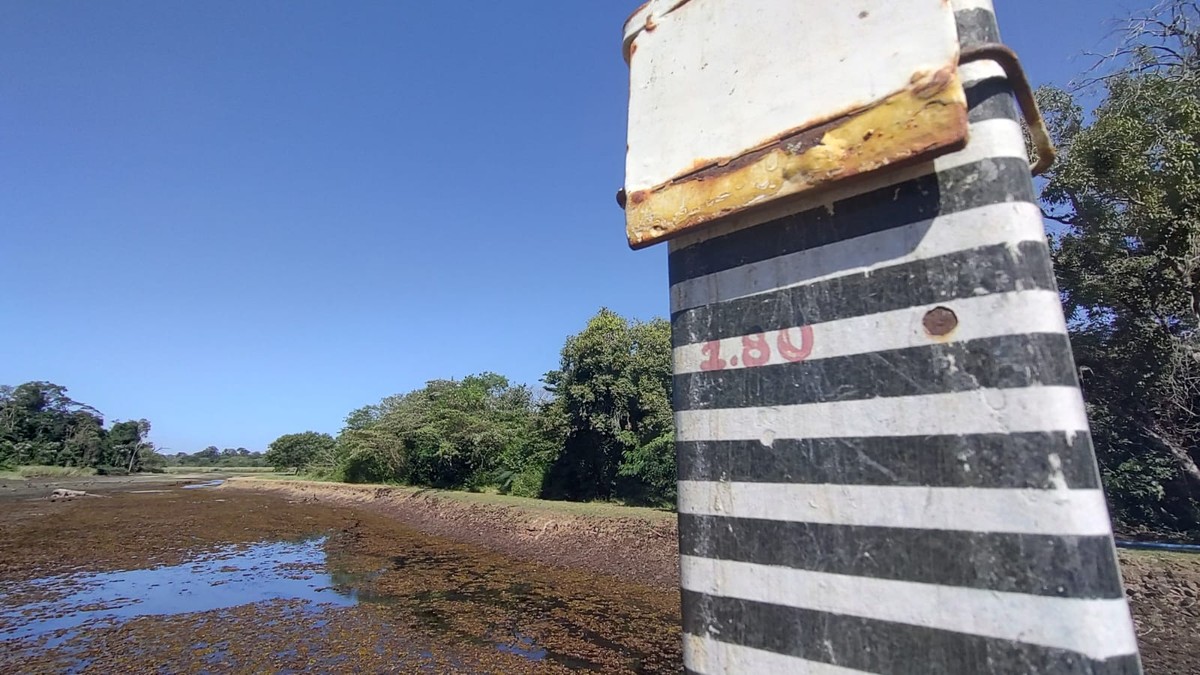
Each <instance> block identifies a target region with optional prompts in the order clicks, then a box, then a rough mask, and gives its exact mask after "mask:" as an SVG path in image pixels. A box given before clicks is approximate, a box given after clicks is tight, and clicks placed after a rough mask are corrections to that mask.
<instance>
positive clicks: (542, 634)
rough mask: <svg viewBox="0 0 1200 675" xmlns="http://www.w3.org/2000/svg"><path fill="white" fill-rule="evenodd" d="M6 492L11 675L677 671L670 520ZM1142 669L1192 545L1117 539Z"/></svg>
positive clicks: (596, 511)
mask: <svg viewBox="0 0 1200 675" xmlns="http://www.w3.org/2000/svg"><path fill="white" fill-rule="evenodd" d="M105 494H107V495H109V498H107V499H90V500H88V499H85V500H75V501H72V502H56V503H52V502H48V501H45V500H30V499H27V498H22V499H7V500H2V501H0V510H2V511H3V517H0V672H4V673H8V672H14V673H16V672H21V673H25V672H30V673H40V672H46V673H51V672H96V673H110V672H122V671H125V672H172V673H203V672H212V673H218V672H414V671H428V672H471V673H492V672H496V673H500V672H504V673H522V672H538V673H553V672H567V671H578V670H590V671H594V672H606V673H608V672H613V673H620V672H641V673H660V672H679V670H680V666H681V663H680V654H679V627H678V626H679V617H678V612H679V599H678V592H677V590H676V584H677V579H676V569H677V550H676V538H675V527H674V517H673V516H672V515H670V514H662V513H654V512H648V511H635V510H625V509H619V508H613V507H586V506H578V505H562V504H539V503H537V502H519V501H511V500H510V501H508V502H505V501H504V500H495V499H491V498H481V497H475V496H470V495H439V494H436V493H431V492H423V491H417V490H411V489H403V488H380V487H367V486H346V485H337V484H324V483H304V482H292V481H286V482H285V481H267V480H251V479H246V480H236V481H233V482H231V483H229V484H226V485H225V486H224V487H221V488H219V489H199V490H189V489H178V488H176V487H170V488H169V489H166V490H164V491H152V492H146V491H145V489H144V488H143V487H142V486H133V485H130V486H127V491H125V492H121V491H120V490H116V491H108V492H105ZM1121 559H1122V564H1123V566H1124V575H1125V579H1126V585H1127V587H1128V593H1129V597H1130V602H1131V607H1132V608H1133V612H1134V617H1135V621H1136V623H1137V626H1138V632H1139V636H1140V642H1141V646H1142V655H1143V659H1144V663H1145V666H1146V671H1147V672H1148V673H1151V674H1156V673H1163V674H1165V673H1200V630H1198V627H1200V618H1198V617H1200V613H1198V606H1197V601H1196V600H1197V591H1198V590H1200V556H1194V555H1190V556H1189V555H1180V554H1165V555H1164V554H1157V553H1155V554H1148V553H1141V552H1125V551H1123V552H1122V555H1121Z"/></svg>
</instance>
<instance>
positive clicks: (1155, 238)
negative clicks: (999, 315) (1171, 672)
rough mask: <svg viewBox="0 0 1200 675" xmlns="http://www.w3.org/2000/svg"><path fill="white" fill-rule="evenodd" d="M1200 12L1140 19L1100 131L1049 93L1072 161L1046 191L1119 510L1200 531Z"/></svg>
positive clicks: (1168, 8) (1177, 2)
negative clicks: (1199, 464) (1198, 331)
mask: <svg viewBox="0 0 1200 675" xmlns="http://www.w3.org/2000/svg"><path fill="white" fill-rule="evenodd" d="M1198 23H1200V12H1198V11H1197V4H1196V3H1195V2H1191V1H1185V0H1173V1H1171V2H1166V3H1163V4H1160V5H1158V6H1156V7H1155V8H1154V10H1153V11H1152V12H1151V13H1150V14H1149V15H1148V16H1146V17H1142V18H1138V19H1135V20H1133V21H1131V22H1130V25H1129V28H1130V32H1129V34H1128V35H1127V38H1126V40H1125V41H1124V42H1123V43H1122V45H1121V47H1119V48H1118V49H1117V50H1116V52H1114V54H1113V55H1112V56H1111V58H1110V59H1109V60H1107V61H1106V62H1105V63H1106V64H1108V65H1109V66H1111V71H1110V72H1107V73H1104V74H1102V75H1098V76H1092V77H1091V78H1090V79H1089V83H1090V84H1092V85H1093V86H1099V87H1103V88H1104V91H1105V94H1106V95H1105V98H1104V100H1103V102H1102V103H1101V104H1100V105H1099V107H1098V108H1097V109H1096V110H1095V111H1094V113H1093V118H1092V120H1090V122H1089V121H1088V120H1087V119H1086V116H1085V114H1084V112H1083V110H1082V108H1081V107H1080V106H1079V105H1078V103H1076V101H1075V100H1074V98H1073V96H1072V95H1071V94H1069V93H1067V92H1065V91H1062V90H1059V89H1052V88H1044V89H1042V90H1040V91H1039V100H1040V103H1041V106H1042V107H1043V109H1044V111H1045V113H1046V116H1047V119H1048V122H1049V126H1050V128H1051V131H1052V135H1053V136H1054V138H1055V142H1056V144H1057V145H1058V147H1059V152H1060V156H1059V161H1058V163H1057V164H1056V165H1055V166H1054V168H1053V169H1052V170H1051V171H1050V172H1049V174H1048V175H1047V179H1048V180H1047V183H1046V186H1045V188H1044V190H1043V193H1042V199H1043V201H1044V202H1045V204H1046V215H1047V218H1049V219H1051V220H1052V221H1055V222H1056V223H1058V225H1057V226H1056V228H1055V229H1057V232H1056V233H1055V234H1054V235H1053V236H1052V239H1051V244H1052V249H1053V252H1054V258H1055V266H1056V270H1057V274H1058V280H1059V285H1060V288H1061V289H1062V298H1063V303H1064V309H1065V312H1066V314H1067V317H1068V319H1069V328H1070V331H1071V338H1072V346H1073V349H1074V351H1075V355H1076V360H1077V362H1078V364H1079V366H1080V370H1081V375H1082V381H1083V390H1084V395H1085V399H1086V402H1087V406H1088V413H1089V417H1090V421H1091V426H1092V429H1093V434H1094V440H1095V445H1096V450H1097V455H1098V457H1099V460H1100V463H1101V467H1102V474H1103V477H1104V481H1105V487H1106V489H1107V492H1108V495H1109V498H1110V502H1111V503H1112V506H1113V509H1112V510H1113V512H1114V514H1115V515H1116V516H1117V517H1118V518H1119V519H1120V520H1121V521H1122V522H1124V523H1126V524H1129V525H1139V526H1156V527H1161V526H1168V527H1173V528H1182V529H1188V528H1196V527H1197V526H1200V501H1198V498H1200V466H1198V461H1200V415H1198V414H1197V413H1200V334H1198V333H1197V329H1198V328H1200V86H1198V85H1200V80H1198V77H1200V31H1197V25H1198Z"/></svg>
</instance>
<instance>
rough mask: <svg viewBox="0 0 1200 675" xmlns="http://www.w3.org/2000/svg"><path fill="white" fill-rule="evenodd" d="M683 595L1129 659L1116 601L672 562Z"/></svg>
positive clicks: (1130, 644) (1126, 624)
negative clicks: (695, 594)
mask: <svg viewBox="0 0 1200 675" xmlns="http://www.w3.org/2000/svg"><path fill="white" fill-rule="evenodd" d="M680 570H681V574H680V577H681V578H680V581H681V583H682V586H683V587H684V588H686V589H688V590H690V591H695V592H699V593H704V594H708V595H716V596H724V597H732V598H740V599H743V600H750V601H753V602H765V603H771V604H775V605H786V606H790V607H800V608H804V609H810V610H815V611H820V612H830V613H834V614H845V615H850V616H857V617H862V618H866V619H876V620H880V621H892V622H897V623H904V624H909V625H914V626H924V627H927V628H934V629H940V630H947V631H953V632H956V633H967V634H971V635H982V636H986V637H990V638H997V639H1001V640H1014V641H1017V642H1024V643H1027V644H1035V645H1042V646H1044V647H1052V648H1058V649H1066V650H1069V651H1073V652H1077V653H1080V654H1085V655H1087V656H1088V657H1091V658H1093V659H1107V658H1111V657H1114V656H1123V655H1127V654H1133V653H1135V652H1136V650H1137V642H1136V639H1135V638H1134V634H1133V626H1132V624H1131V620H1130V617H1129V610H1128V608H1127V607H1126V605H1125V600H1124V599H1123V598H1118V599H1115V600H1084V599H1079V598H1059V597H1052V596H1040V595H1025V594H1022V593H1004V592H999V591H991V590H982V589H977V588H959V587H953V586H937V585H934V584H923V583H915V582H910V581H893V580H887V579H873V578H870V577H853V576H846V575H841V574H828V573H824V572H810V571H807V570H796V569H790V568H787V567H777V566H773V565H759V564H754V563H743V562H733V561H726V560H708V559H705V558H696V557H692V556H680Z"/></svg>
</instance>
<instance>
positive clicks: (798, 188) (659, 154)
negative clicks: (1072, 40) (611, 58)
mask: <svg viewBox="0 0 1200 675" xmlns="http://www.w3.org/2000/svg"><path fill="white" fill-rule="evenodd" d="M624 54H625V59H626V61H627V62H628V64H629V71H630V86H629V128H628V149H627V157H626V164H625V186H624V193H625V204H624V205H625V213H626V229H627V232H628V236H629V243H630V245H631V246H633V247H634V248H640V247H642V246H647V245H650V244H653V243H656V242H658V241H662V240H664V239H667V238H670V237H671V236H674V235H676V234H679V233H680V232H683V231H686V230H688V229H690V228H694V227H697V226H700V225H703V224H705V223H708V222H711V221H713V220H715V219H719V218H722V217H725V216H728V215H730V214H734V213H738V212H741V211H744V210H746V209H751V208H756V207H759V206H762V205H765V204H769V203H772V202H774V201H776V200H780V199H783V198H788V197H793V196H795V195H799V194H804V193H808V192H811V191H813V190H815V189H819V188H821V187H824V186H828V185H830V184H833V183H836V182H838V181H843V180H846V179H848V178H851V177H854V176H861V175H863V174H867V173H870V172H873V171H878V170H880V169H883V168H884V167H890V166H895V165H896V164H898V163H907V162H913V161H919V160H926V159H929V158H932V157H934V156H936V155H938V154H941V153H944V152H949V151H952V150H955V149H958V148H961V147H962V146H963V144H964V143H965V141H966V137H967V114H966V99H965V95H964V93H963V87H962V84H961V82H960V81H959V77H958V36H957V30H956V28H955V22H954V14H953V12H952V10H951V8H950V3H948V2H946V1H945V0H782V1H781V0H651V1H650V2H648V3H646V4H645V5H643V6H642V7H640V8H639V9H638V10H637V11H636V12H634V14H633V16H631V17H630V18H629V20H628V21H627V22H626V24H625V38H624Z"/></svg>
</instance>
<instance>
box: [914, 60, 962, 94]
mask: <svg viewBox="0 0 1200 675" xmlns="http://www.w3.org/2000/svg"><path fill="white" fill-rule="evenodd" d="M956 72H958V69H957V68H956V67H954V66H946V67H945V68H941V69H939V70H935V71H934V72H932V73H913V76H912V85H913V90H912V91H913V95H914V96H916V97H917V98H933V97H934V96H937V95H938V94H940V93H941V92H943V91H945V89H946V85H948V84H950V79H951V78H953V77H954V74H955V73H956Z"/></svg>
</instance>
